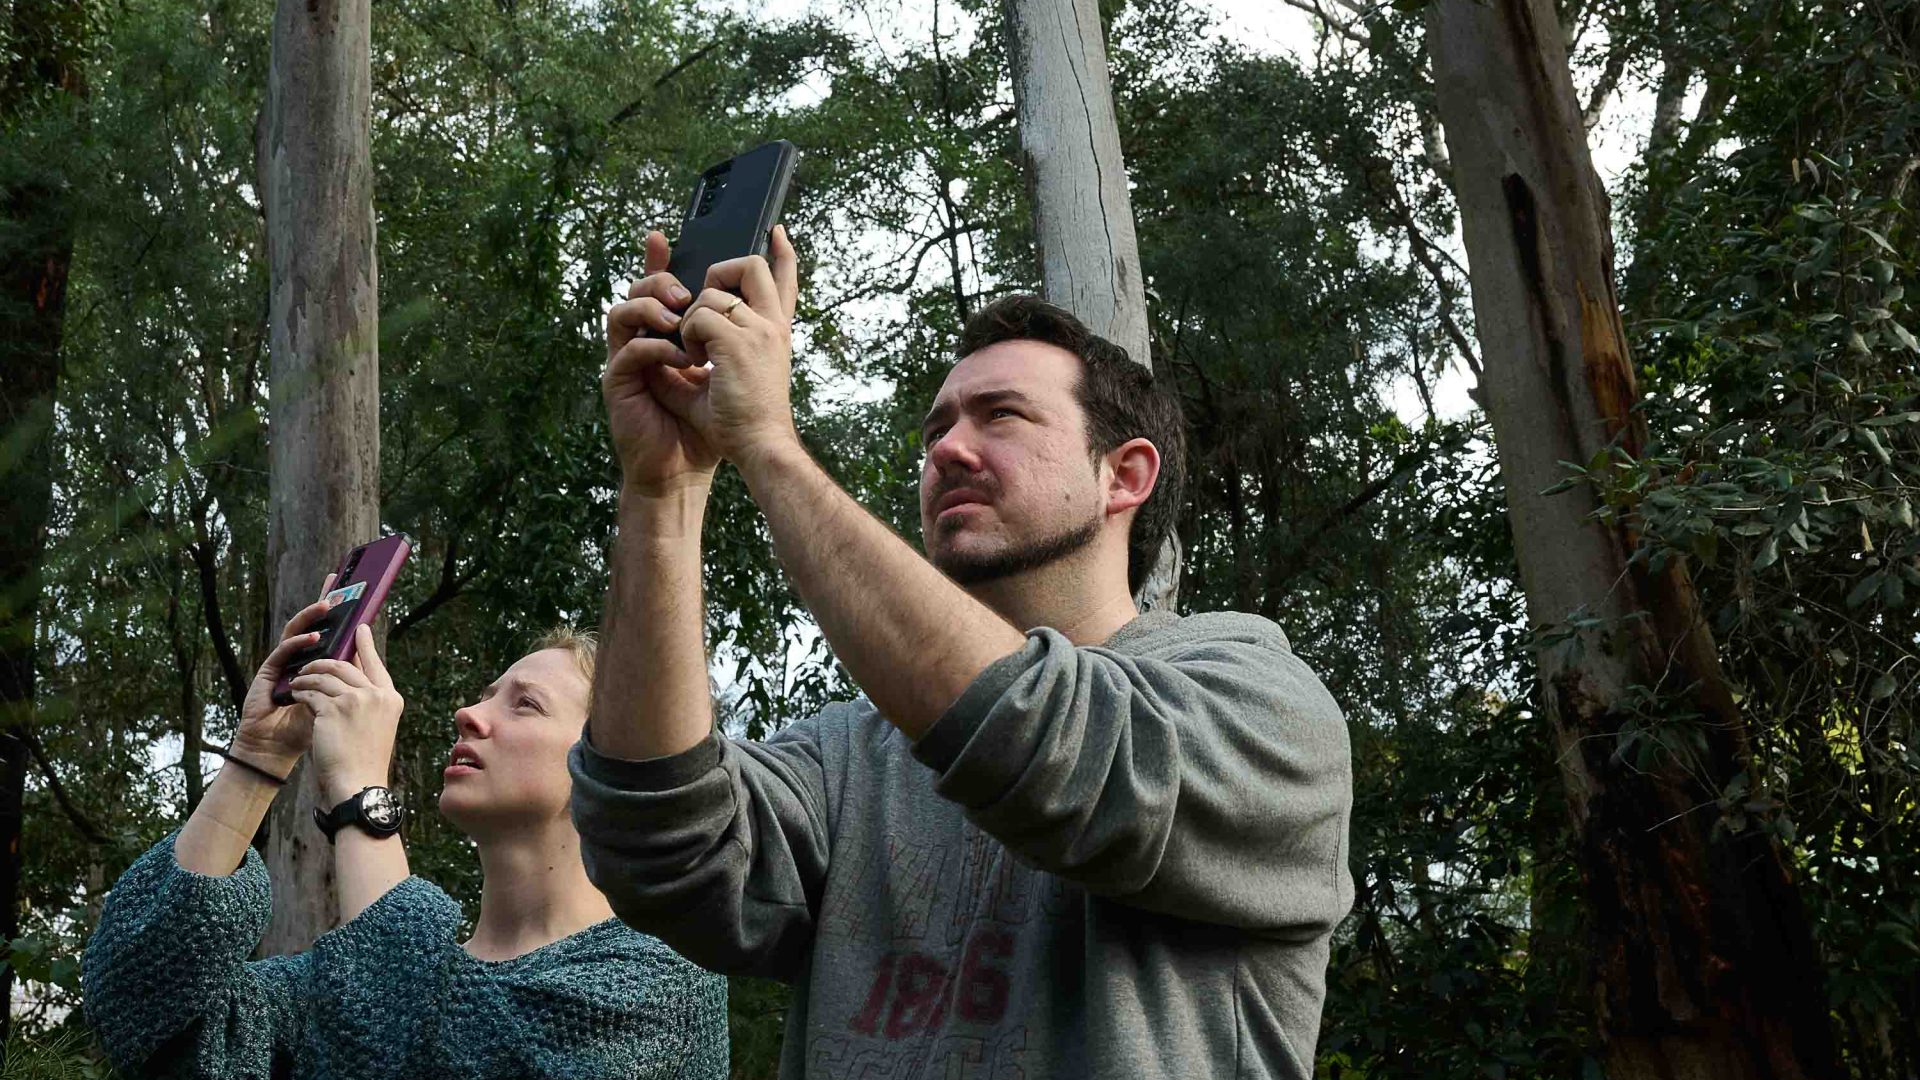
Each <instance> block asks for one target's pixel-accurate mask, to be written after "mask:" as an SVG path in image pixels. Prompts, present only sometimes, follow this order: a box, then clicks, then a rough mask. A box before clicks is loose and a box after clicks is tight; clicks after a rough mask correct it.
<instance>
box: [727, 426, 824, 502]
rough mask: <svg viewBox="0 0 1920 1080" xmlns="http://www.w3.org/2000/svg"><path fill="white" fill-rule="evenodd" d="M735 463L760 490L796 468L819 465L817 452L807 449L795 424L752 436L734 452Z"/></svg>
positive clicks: (748, 485) (751, 488)
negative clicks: (766, 433) (742, 447)
mask: <svg viewBox="0 0 1920 1080" xmlns="http://www.w3.org/2000/svg"><path fill="white" fill-rule="evenodd" d="M733 466H734V468H736V469H739V470H740V477H741V479H743V480H745V481H746V482H747V488H748V489H749V490H758V489H759V487H760V486H761V485H762V484H765V483H767V482H768V481H770V480H773V479H775V478H777V477H779V476H781V475H783V474H785V473H788V472H789V471H790V470H793V469H795V468H811V467H815V466H814V460H813V455H812V454H809V453H807V447H806V444H805V443H803V442H801V441H800V433H799V432H797V431H795V430H793V429H792V428H787V429H785V430H783V431H779V432H777V433H775V434H772V435H768V436H764V437H760V438H756V439H753V440H751V441H750V442H748V443H747V445H746V448H745V449H743V450H742V451H740V452H739V453H738V454H735V455H734V456H733Z"/></svg>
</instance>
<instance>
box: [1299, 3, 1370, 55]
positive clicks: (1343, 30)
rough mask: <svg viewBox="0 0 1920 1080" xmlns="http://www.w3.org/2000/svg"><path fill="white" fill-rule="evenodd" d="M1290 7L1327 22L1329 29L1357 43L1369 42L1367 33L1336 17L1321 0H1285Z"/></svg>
mask: <svg viewBox="0 0 1920 1080" xmlns="http://www.w3.org/2000/svg"><path fill="white" fill-rule="evenodd" d="M1283 2H1284V3H1285V4H1286V5H1287V6H1288V7H1290V8H1298V9H1300V10H1301V11H1304V12H1306V13H1307V14H1309V15H1312V16H1313V17H1315V18H1317V19H1319V20H1320V21H1321V22H1322V23H1325V24H1326V27H1327V29H1329V30H1331V31H1333V32H1334V33H1336V34H1339V35H1340V36H1341V37H1343V38H1346V39H1347V40H1348V41H1351V42H1353V43H1355V44H1357V45H1365V44H1368V41H1367V35H1365V34H1363V33H1361V32H1360V31H1358V30H1355V29H1354V28H1353V24H1352V23H1351V22H1348V21H1346V20H1344V19H1336V18H1334V17H1333V15H1331V14H1329V13H1328V12H1327V11H1326V10H1325V9H1324V8H1322V7H1321V6H1320V3H1319V0H1283Z"/></svg>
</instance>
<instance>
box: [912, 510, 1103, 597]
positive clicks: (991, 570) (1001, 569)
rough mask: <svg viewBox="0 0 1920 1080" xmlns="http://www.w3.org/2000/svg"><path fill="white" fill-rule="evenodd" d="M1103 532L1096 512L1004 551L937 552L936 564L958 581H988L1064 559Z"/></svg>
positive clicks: (969, 582) (984, 582)
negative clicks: (1049, 534)
mask: <svg viewBox="0 0 1920 1080" xmlns="http://www.w3.org/2000/svg"><path fill="white" fill-rule="evenodd" d="M1099 535H1100V518H1099V516H1098V515H1095V516H1093V517H1089V518H1087V520H1085V521H1083V522H1081V523H1080V524H1078V525H1068V526H1066V527H1065V528H1062V529H1061V530H1060V531H1059V532H1056V533H1054V534H1053V535H1052V536H1043V537H1040V538H1039V539H1037V540H1028V541H1025V542H1024V543H1019V544H1016V545H1014V546H1012V547H1009V548H1006V549H1005V550H1002V551H989V552H983V553H981V554H978V555H973V554H966V553H963V552H957V551H942V552H940V553H938V554H936V555H934V556H933V565H934V566H935V567H936V568H937V569H938V570H939V571H940V572H941V573H943V574H945V575H947V576H948V577H950V578H952V579H953V581H954V582H955V584H958V585H984V584H986V583H987V582H989V581H998V580H1000V579H1001V578H1006V577H1012V576H1013V575H1015V574H1024V573H1026V572H1027V571H1028V570H1033V569H1035V568H1037V567H1042V566H1045V565H1047V564H1048V563H1050V562H1053V561H1054V560H1056V559H1063V558H1065V557H1067V556H1068V555H1072V554H1073V553H1074V552H1076V551H1079V550H1080V549H1081V548H1084V547H1086V546H1087V545H1088V544H1091V543H1093V541H1094V538H1095V537H1098V536H1099Z"/></svg>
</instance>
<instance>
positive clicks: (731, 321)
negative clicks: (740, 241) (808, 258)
mask: <svg viewBox="0 0 1920 1080" xmlns="http://www.w3.org/2000/svg"><path fill="white" fill-rule="evenodd" d="M768 254H769V256H770V257H771V258H770V260H769V259H766V258H761V257H760V256H758V255H749V256H747V257H746V258H742V259H729V260H727V261H726V262H722V263H716V264H714V265H713V267H712V268H710V269H709V270H708V271H707V280H706V283H705V288H704V289H703V290H702V291H701V293H700V296H699V298H698V299H697V300H695V301H694V303H693V305H692V306H691V307H689V308H688V309H687V312H686V315H685V317H684V318H683V319H682V321H681V323H680V337H681V340H683V341H684V342H686V347H687V348H686V355H687V356H688V357H689V358H690V359H691V361H692V362H693V363H696V364H699V363H705V364H708V365H710V366H709V367H708V368H707V369H706V374H707V378H706V379H704V380H703V381H701V382H700V383H695V382H694V381H692V380H688V381H687V382H685V383H683V384H680V385H678V386H676V387H673V388H671V389H670V390H669V391H667V392H666V393H663V394H662V395H661V399H662V400H663V401H665V402H666V404H667V406H668V407H669V408H671V409H672V410H673V411H674V412H675V413H676V414H677V415H679V416H681V417H683V418H684V419H685V420H686V421H687V422H688V423H689V424H691V425H692V426H693V428H694V429H695V430H696V431H698V432H699V433H700V435H701V436H702V437H703V438H704V440H705V441H706V444H707V445H709V446H712V447H713V448H714V449H716V450H717V451H719V453H720V454H721V455H722V456H724V457H726V458H727V459H729V460H731V461H732V462H734V464H736V465H740V464H742V463H743V461H742V459H743V458H745V457H748V456H751V455H753V454H756V453H759V452H762V451H765V450H768V449H773V448H775V447H776V446H778V445H779V444H781V443H784V442H797V441H798V436H797V435H796V434H795V432H794V427H793V401H792V392H791V386H790V383H791V380H792V374H793V312H794V306H795V304H796V303H797V302H798V299H799V294H800V284H799V260H798V258H797V257H796V256H795V254H794V250H793V242H792V241H791V240H790V239H788V237H787V230H786V228H785V227H784V226H780V227H776V228H775V229H774V230H773V236H772V238H771V243H770V244H769V246H768Z"/></svg>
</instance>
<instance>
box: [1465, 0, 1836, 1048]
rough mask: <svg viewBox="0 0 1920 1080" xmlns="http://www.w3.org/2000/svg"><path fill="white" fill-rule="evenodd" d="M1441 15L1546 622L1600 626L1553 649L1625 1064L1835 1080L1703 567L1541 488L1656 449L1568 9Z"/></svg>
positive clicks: (1546, 686) (1502, 433)
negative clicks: (1701, 578) (1633, 722)
mask: <svg viewBox="0 0 1920 1080" xmlns="http://www.w3.org/2000/svg"><path fill="white" fill-rule="evenodd" d="M1427 20H1428V21H1427V28H1428V47H1429V51H1430V52H1431V54H1432V56H1433V63H1434V74H1435V83H1436V87H1437V90H1438V99H1439V105H1440V114H1441V119H1442V122H1443V123H1444V125H1445V127H1446V133H1447V141H1448V143H1449V145H1450V149H1451V151H1452V156H1453V168H1454V188H1455V192H1456V194H1457V196H1458V200H1459V203H1460V212H1461V220H1462V226H1463V231H1464V234H1465V238H1466V247H1467V254H1468V258H1469V261H1470V264H1471V271H1472V281H1473V300H1474V315H1475V322H1476V329H1477V331H1478V334H1479V338H1480V344H1481V353H1482V358H1483V360H1484V363H1485V365H1486V380H1485V383H1484V385H1485V388H1486V409H1487V413H1488V416H1489V418H1490V419H1491V420H1492V422H1493V428H1494V436H1495V440H1496V443H1497V445H1498V449H1499V456H1500V469H1501V474H1502V476H1503V479H1504V481H1505V485H1506V490H1507V500H1508V507H1509V521H1510V523H1511V525H1512V528H1513V537H1514V548H1515V551H1516V554H1517V556H1518V560H1519V564H1520V575H1521V581H1522V584H1523V586H1524V587H1525V590H1526V594H1527V607H1528V614H1529V618H1530V620H1531V622H1532V624H1533V626H1534V628H1535V629H1536V630H1552V629H1555V628H1562V629H1564V628H1567V627H1568V621H1569V617H1570V616H1572V615H1575V614H1584V615H1587V616H1590V617H1592V618H1593V619H1595V620H1597V621H1598V625H1596V626H1593V627H1592V628H1589V629H1582V630H1579V631H1577V632H1574V633H1572V634H1571V636H1570V637H1569V638H1568V639H1567V640H1566V641H1565V642H1564V643H1563V644H1556V645H1543V646H1541V647H1540V648H1539V649H1538V650H1537V654H1538V660H1539V668H1540V676H1541V694H1540V697H1541V701H1542V704H1543V707H1544V711H1545V713H1546V719H1547V721H1548V723H1549V725H1550V726H1551V728H1552V730H1553V733H1554V736H1555V739H1556V742H1557V749H1558V755H1559V756H1558V765H1559V773H1560V776H1561V779H1562V780H1563V781H1564V786H1565V789H1566V799H1567V803H1568V810H1569V812H1570V816H1571V820H1572V823H1573V830H1574V836H1575V850H1576V851H1577V852H1578V857H1579V859H1580V861H1581V867H1580V869H1581V875H1582V883H1583V889H1584V893H1585V900H1586V906H1587V922H1588V924H1589V927H1590V941H1589V945H1590V947H1591V952H1592V970H1593V972H1594V976H1595V979H1594V982H1595V994H1596V1000H1595V1006H1596V1014H1597V1021H1598V1028H1599V1032H1600V1035H1601V1038H1602V1040H1603V1051H1604V1056H1605V1059H1606V1069H1607V1075H1608V1076H1610V1077H1613V1078H1614V1080H1639V1078H1642V1077H1647V1078H1653V1077H1658V1078H1661V1080H1694V1078H1700V1080H1706V1078H1714V1080H1740V1078H1747V1077H1753V1078H1760V1077H1767V1078H1780V1080H1786V1078H1801V1077H1809V1078H1810V1077H1824V1076H1831V1075H1836V1072H1837V1061H1836V1059H1835V1051H1834V1046H1833V1042H1832V1036H1831V1032H1830V1031H1829V1029H1828V1025H1827V1008H1826V1001H1825V997H1824V994H1823V992H1822V990H1821V976H1820V968H1819V966H1818V965H1817V963H1816V962H1815V957H1814V951H1813V945H1812V933H1811V928H1810V926H1809V924H1808V920H1807V915H1806V912H1805V910H1804V908H1803V907H1802V905H1801V902H1800V898H1799V896H1798V893H1797V892H1796V890H1795V888H1794V885H1793V883H1792V881H1791V878H1790V876H1789V872H1788V869H1787V866H1786V863H1785V860H1784V858H1783V856H1782V853H1781V852H1780V850H1779V849H1778V847H1776V846H1775V845H1774V844H1773V843H1772V841H1771V840H1770V839H1769V838H1768V837H1765V836H1762V835H1758V834H1749V835H1746V836H1741V837H1729V836H1726V835H1719V836H1716V835H1715V833H1716V830H1715V824H1716V822H1717V821H1718V820H1719V811H1718V809H1717V805H1716V802H1715V800H1716V799H1717V798H1718V797H1719V795H1720V793H1721V791H1722V790H1723V789H1724V785H1725V784H1726V783H1727V782H1728V781H1729V780H1730V779H1731V778H1732V777H1733V776H1734V775H1735V774H1736V773H1738V772H1739V771H1741V770H1742V769H1743V768H1745V767H1746V766H1747V764H1748V761H1749V750H1748V744H1747V739H1746V727H1745V723H1744V720H1743V718H1742V717H1741V715H1740V713H1739V710H1738V708H1737V706H1736V705H1735V703H1734V701H1733V698H1732V695H1731V693H1730V691H1729V689H1728V686H1727V683H1726V679H1725V677H1724V675H1723V673H1722V672H1721V669H1720V665H1719V660H1718V656H1717V654H1716V652H1715V648H1714V642H1713V640H1712V637H1711V635H1710V633H1709V631H1708V630H1707V627H1706V625H1705V623H1704V621H1703V619H1702V616H1701V612H1700V606H1699V602H1698V600H1697V598H1696V597H1695V595H1694V592H1693V587H1692V584H1691V581H1690V579H1689V578H1688V575H1687V573H1686V571H1685V569H1684V566H1683V565H1682V564H1681V563H1680V562H1679V561H1678V560H1676V561H1674V562H1672V563H1670V564H1669V566H1668V569H1667V570H1666V571H1665V572H1663V573H1660V574H1653V573H1650V572H1649V571H1648V570H1647V568H1646V566H1645V565H1644V564H1633V563H1630V562H1629V556H1630V554H1631V553H1632V551H1633V550H1634V547H1635V544H1636V537H1635V535H1634V534H1633V533H1632V531H1631V529H1630V528H1629V527H1626V526H1614V525H1608V524H1604V523H1600V522H1596V521H1593V520H1590V519H1589V517H1588V515H1589V513H1590V512H1591V511H1592V510H1594V509H1595V506H1596V503H1595V499H1594V496H1593V493H1592V492H1591V491H1590V490H1588V489H1586V488H1584V487H1581V488H1575V489H1573V490H1571V491H1568V492H1565V493H1562V494H1558V495H1553V496H1545V495H1542V494H1540V492H1542V491H1544V490H1545V489H1547V488H1548V487H1550V486H1552V485H1553V484H1554V483H1555V482H1556V481H1557V480H1559V479H1560V478H1561V476H1562V475H1563V467H1562V466H1561V465H1559V464H1558V463H1559V462H1561V461H1575V462H1588V461H1591V460H1593V459H1594V458H1595V456H1596V454H1599V453H1601V452H1602V451H1605V450H1606V449H1607V448H1608V447H1610V446H1613V445H1619V446H1621V447H1623V448H1625V449H1626V450H1627V451H1628V452H1630V453H1633V454H1635V455H1638V454H1639V453H1640V451H1641V447H1642V446H1643V444H1644V441H1645V432H1644V429H1643V427H1642V425H1641V423H1640V421H1639V419H1638V418H1637V416H1636V415H1635V414H1634V413H1633V412H1632V406H1633V404H1634V402H1635V400H1636V399H1637V396H1638V391H1637V389H1636V388H1635V385H1634V376H1633V368H1632V365H1631V363H1630V360H1629V356H1628V350H1627V345H1626V336H1625V332H1624V328H1623V327H1622V324H1621V320H1620V312H1619V304H1618V301H1617V299H1616V297H1615V292H1614V266H1613V241H1612V233H1611V230H1610V227H1609V225H1608V203H1607V197H1606V193H1605V191H1604V189H1603V188H1602V187H1601V185H1600V181H1599V178H1598V177H1597V176H1596V175H1595V173H1594V171H1593V165H1592V161H1591V159H1590V157H1589V155H1588V149H1587V142H1586V136H1585V131H1584V128H1583V125H1582V118H1581V115H1580V110H1579V107H1578V103H1577V101H1576V100H1575V97H1574V91H1573V83H1572V79H1571V77H1570V74H1569V72H1568V68H1567V59H1566V53H1565V51H1564V47H1563V45H1562V42H1561V35H1560V33H1559V29H1560V28H1559V26H1558V25H1557V24H1556V23H1555V21H1554V18H1553V8H1552V5H1551V4H1549V3H1546V2H1545V0H1484V2H1481V0H1434V3H1433V4H1432V5H1431V6H1430V7H1429V9H1428V15H1427ZM1634 687H1655V688H1658V690H1659V691H1660V693H1661V697H1660V698H1658V699H1657V700H1658V701H1660V702H1661V703H1662V704H1661V706H1660V707H1661V708H1662V709H1664V710H1665V711H1666V714H1667V715H1664V716H1662V715H1656V716H1654V717H1652V718H1651V719H1652V720H1653V721H1655V722H1656V724H1659V723H1665V724H1666V725H1668V726H1667V727H1666V728H1665V730H1668V731H1669V732H1674V733H1677V734H1674V735H1673V736H1672V737H1670V738H1669V739H1668V740H1666V745H1667V746H1668V747H1669V750H1668V751H1667V752H1665V753H1662V754H1661V755H1659V756H1658V757H1657V758H1656V759H1655V760H1654V761H1653V763H1652V764H1651V765H1650V766H1649V767H1648V768H1645V769H1641V768H1637V767H1635V763H1633V762H1631V761H1629V760H1622V759H1621V758H1620V757H1618V756H1617V755H1616V754H1615V750H1616V747H1618V746H1619V745H1620V735H1621V731H1622V727H1623V724H1624V723H1625V722H1626V718H1627V714H1628V711H1629V709H1630V708H1631V707H1632V705H1631V703H1632V700H1633V699H1632V693H1633V691H1632V688H1634ZM1687 713H1691V714H1693V715H1694V717H1695V719H1686V718H1685V717H1684V714H1687ZM1645 719H1646V718H1643V722H1644V720H1645ZM1681 735H1685V736H1688V737H1697V738H1698V740H1699V741H1698V743H1697V745H1696V744H1694V743H1692V742H1689V741H1688V739H1687V738H1682V737H1680V736H1681Z"/></svg>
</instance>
